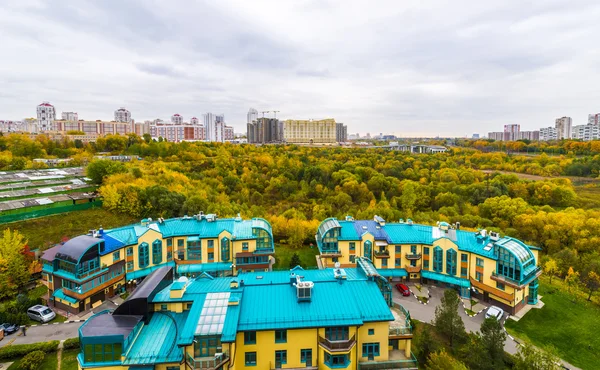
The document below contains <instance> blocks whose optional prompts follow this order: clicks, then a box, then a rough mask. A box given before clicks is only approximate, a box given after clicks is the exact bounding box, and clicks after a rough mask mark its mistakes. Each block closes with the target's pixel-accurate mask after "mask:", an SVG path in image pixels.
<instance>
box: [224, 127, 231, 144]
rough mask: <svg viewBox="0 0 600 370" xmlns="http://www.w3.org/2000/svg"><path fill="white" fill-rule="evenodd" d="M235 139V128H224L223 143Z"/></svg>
mask: <svg viewBox="0 0 600 370" xmlns="http://www.w3.org/2000/svg"><path fill="white" fill-rule="evenodd" d="M233 139H234V133H233V127H231V126H223V141H230V140H233Z"/></svg>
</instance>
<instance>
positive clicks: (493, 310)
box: [485, 306, 504, 320]
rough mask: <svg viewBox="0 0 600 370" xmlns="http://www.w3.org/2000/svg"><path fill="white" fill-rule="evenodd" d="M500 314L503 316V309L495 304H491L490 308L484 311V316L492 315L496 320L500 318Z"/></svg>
mask: <svg viewBox="0 0 600 370" xmlns="http://www.w3.org/2000/svg"><path fill="white" fill-rule="evenodd" d="M502 316H504V310H503V309H501V308H500V307H496V306H491V307H490V308H488V310H487V312H486V313H485V318H486V319H487V318H489V317H493V318H495V319H496V320H500V319H502Z"/></svg>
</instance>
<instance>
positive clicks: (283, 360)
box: [275, 350, 287, 368]
mask: <svg viewBox="0 0 600 370" xmlns="http://www.w3.org/2000/svg"><path fill="white" fill-rule="evenodd" d="M285 364H287V351H286V350H283V351H275V367H278V368H279V367H281V365H285Z"/></svg>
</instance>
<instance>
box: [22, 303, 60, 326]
mask: <svg viewBox="0 0 600 370" xmlns="http://www.w3.org/2000/svg"><path fill="white" fill-rule="evenodd" d="M27 316H29V318H30V319H31V320H34V321H39V322H41V323H42V324H43V323H46V322H48V321H51V320H52V319H54V318H55V317H56V314H55V313H54V311H52V310H51V309H50V308H49V307H47V306H42V305H41V304H38V305H35V306H33V307H29V309H28V310H27Z"/></svg>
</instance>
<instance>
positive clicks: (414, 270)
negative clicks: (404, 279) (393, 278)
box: [404, 265, 421, 274]
mask: <svg viewBox="0 0 600 370" xmlns="http://www.w3.org/2000/svg"><path fill="white" fill-rule="evenodd" d="M404 269H406V272H408V273H409V274H414V273H417V272H421V266H410V265H405V266H404Z"/></svg>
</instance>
